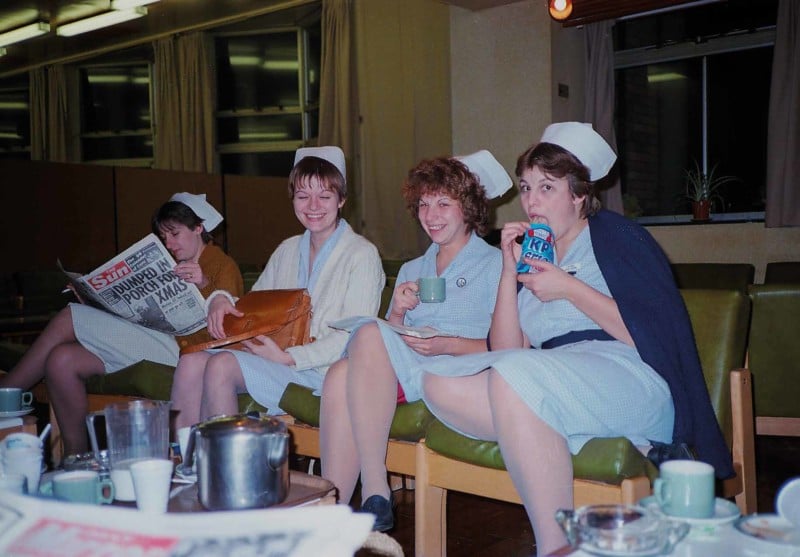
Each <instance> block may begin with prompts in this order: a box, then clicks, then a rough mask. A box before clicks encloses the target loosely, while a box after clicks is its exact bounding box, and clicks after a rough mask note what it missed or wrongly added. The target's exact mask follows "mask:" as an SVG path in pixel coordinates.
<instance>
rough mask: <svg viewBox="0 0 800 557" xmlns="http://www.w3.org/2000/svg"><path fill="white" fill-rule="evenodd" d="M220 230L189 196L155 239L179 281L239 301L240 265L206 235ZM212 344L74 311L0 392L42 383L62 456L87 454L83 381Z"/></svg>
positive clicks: (82, 308) (167, 207) (208, 210)
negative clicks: (184, 346)
mask: <svg viewBox="0 0 800 557" xmlns="http://www.w3.org/2000/svg"><path fill="white" fill-rule="evenodd" d="M221 222H222V215H220V214H219V213H218V212H217V210H216V209H214V207H212V206H211V204H209V203H208V202H207V201H206V200H205V195H193V194H190V193H186V192H184V193H176V194H175V195H173V196H172V198H171V199H170V200H169V201H167V202H166V203H164V204H163V205H162V206H161V207H160V208H159V209H158V211H156V213H155V215H154V216H153V220H152V228H153V232H154V233H155V234H156V235H158V236H159V237H160V238H161V240H162V242H164V245H165V246H166V247H167V250H168V251H169V252H170V253H171V254H172V256H173V257H174V258H175V260H176V261H177V262H178V264H177V265H176V266H175V269H174V272H175V274H176V275H177V276H178V277H179V278H180V279H182V280H184V281H185V282H188V283H191V284H194V285H196V286H197V288H199V289H200V293H201V294H202V295H203V297H206V296H208V295H209V294H210V293H211V292H213V291H215V290H218V289H225V290H228V291H230V292H236V293H239V294H241V292H242V291H243V289H244V287H243V284H242V275H241V273H240V272H239V267H238V265H237V264H236V262H235V261H234V260H233V259H231V258H230V257H229V256H228V255H226V254H225V253H224V252H223V251H222V250H221V249H220V248H218V247H217V246H215V245H214V244H213V243H212V240H211V235H210V234H209V232H210V231H211V230H213V229H214V228H216V227H217V226H219V224H220V223H221ZM210 338H211V337H210V336H208V332H207V331H206V329H202V330H201V331H198V332H196V333H193V334H191V335H187V336H184V337H177V338H176V337H174V336H170V335H168V334H166V333H162V332H159V331H155V330H152V329H148V328H145V327H142V326H141V325H137V324H134V323H131V322H129V321H126V320H124V319H122V318H120V317H116V316H114V315H112V314H110V313H106V312H104V311H102V310H99V309H95V308H93V307H90V306H87V305H83V304H78V303H73V304H70V305H69V306H67V307H66V308H64V309H63V310H61V311H60V312H59V313H58V314H57V315H56V316H55V317H53V319H52V320H51V321H50V323H49V324H48V325H47V327H46V328H45V330H44V331H42V333H41V334H40V335H39V336H38V337H37V339H36V341H35V342H34V343H33V345H32V346H31V347H30V349H29V350H28V351H27V352H26V353H25V355H24V356H23V357H22V359H21V360H20V361H19V363H18V364H17V365H16V366H14V368H12V369H11V371H10V372H9V373H8V374H6V375H2V376H0V387H20V388H23V389H28V388H30V387H31V386H33V385H34V384H36V383H38V382H39V381H40V380H41V379H42V378H45V379H46V384H47V390H48V393H49V396H50V403H51V404H52V405H53V410H54V411H55V415H56V419H57V420H58V424H59V426H60V428H61V434H62V438H63V442H64V453H65V454H66V455H71V454H76V453H82V452H85V451H86V450H88V442H87V438H86V426H85V425H84V418H85V415H86V412H87V406H88V403H87V397H86V389H85V386H84V384H85V381H86V379H88V378H89V377H90V376H92V375H101V374H104V373H114V372H116V371H119V370H121V369H123V368H125V367H127V366H130V365H133V364H135V363H136V362H139V361H141V360H150V361H153V362H158V363H161V364H166V365H170V366H174V365H177V363H178V352H179V341H180V342H181V344H184V342H185V343H186V344H187V345H188V344H196V343H199V342H205V341H206V340H210Z"/></svg>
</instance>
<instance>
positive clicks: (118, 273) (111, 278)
mask: <svg viewBox="0 0 800 557" xmlns="http://www.w3.org/2000/svg"><path fill="white" fill-rule="evenodd" d="M131 273H133V271H132V270H131V268H130V267H129V266H128V263H127V262H126V261H120V262H118V263H117V264H116V265H112V266H111V267H109V268H108V269H106V270H105V271H103V272H102V273H99V274H96V275H94V276H92V277H91V278H90V279H89V284H91V285H92V288H94V289H95V290H102V289H103V288H105V287H106V286H108V285H109V284H113V283H114V282H116V281H118V280H120V279H121V278H124V277H127V276H128V275H130V274H131Z"/></svg>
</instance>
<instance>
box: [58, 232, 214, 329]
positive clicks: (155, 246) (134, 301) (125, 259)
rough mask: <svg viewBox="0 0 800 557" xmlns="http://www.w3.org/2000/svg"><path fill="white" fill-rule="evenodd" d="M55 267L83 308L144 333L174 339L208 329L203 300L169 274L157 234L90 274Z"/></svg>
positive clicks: (166, 256)
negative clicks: (99, 311)
mask: <svg viewBox="0 0 800 557" xmlns="http://www.w3.org/2000/svg"><path fill="white" fill-rule="evenodd" d="M58 267H59V269H61V270H62V271H63V272H64V274H66V275H67V277H68V278H69V282H70V284H72V286H73V288H75V291H76V292H77V294H78V295H79V296H80V297H81V299H82V300H83V302H84V303H85V304H88V305H91V306H94V307H96V308H98V309H102V310H104V311H107V312H109V313H113V314H114V315H116V316H118V317H121V318H122V319H125V320H127V321H130V322H131V323H136V324H138V325H141V326H142V327H147V328H148V329H154V330H156V331H161V332H162V333H167V334H169V335H174V336H183V335H188V334H190V333H194V332H195V331H199V330H200V329H202V328H203V327H205V326H206V313H205V310H204V308H203V303H204V300H203V296H202V295H201V294H200V290H198V289H197V286H195V285H194V284H191V283H188V282H184V281H183V280H182V279H180V278H178V276H177V275H176V274H175V273H174V272H173V269H174V268H175V260H174V259H173V258H172V256H171V255H170V253H169V252H168V251H167V248H165V247H164V244H162V243H161V241H160V240H159V239H158V238H157V237H156V235H155V234H148V235H147V236H145V237H144V238H143V239H141V240H139V241H138V242H136V243H135V244H133V245H132V246H131V247H129V248H128V249H126V250H125V251H123V252H122V253H120V254H119V255H117V256H115V257H113V258H112V259H110V260H109V261H107V262H106V263H104V264H103V265H100V266H99V267H98V268H97V269H95V270H94V271H92V272H91V273H87V274H85V275H83V276H81V275H80V274H78V273H71V272H69V271H66V270H64V267H63V266H62V265H61V261H58Z"/></svg>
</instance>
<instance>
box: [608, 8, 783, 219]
mask: <svg viewBox="0 0 800 557" xmlns="http://www.w3.org/2000/svg"><path fill="white" fill-rule="evenodd" d="M776 6H777V0H765V1H764V2H759V3H758V9H754V7H753V6H752V5H751V3H750V2H748V1H746V0H731V1H730V2H726V3H718V4H710V5H704V6H698V7H694V8H690V9H686V10H680V11H673V12H668V13H664V14H660V15H652V16H647V17H642V18H639V19H633V20H629V21H621V22H618V23H617V24H616V26H615V51H616V54H615V66H616V94H617V99H616V102H617V107H616V115H617V122H616V127H617V142H618V147H619V152H620V176H621V180H622V188H623V196H624V198H625V201H626V206H627V207H628V210H629V211H630V212H631V213H633V214H635V215H637V216H639V220H640V221H644V222H648V223H654V222H665V221H666V222H670V221H688V220H689V218H690V217H689V215H688V213H689V202H688V200H687V199H686V197H685V195H684V193H685V185H684V173H685V171H686V170H688V169H690V168H692V167H693V166H694V164H695V161H696V162H697V164H699V165H700V167H701V168H702V169H704V170H706V171H708V170H711V169H712V168H715V167H716V168H715V174H716V175H718V176H719V175H723V176H734V177H735V178H736V181H734V182H730V183H728V184H727V185H726V186H725V189H724V191H723V192H722V195H723V198H724V206H720V205H719V204H718V205H717V206H715V208H714V213H715V217H714V219H715V220H739V219H763V211H764V199H765V195H766V194H765V186H764V180H765V175H766V143H767V115H768V111H769V88H770V80H771V77H770V76H771V67H772V52H773V44H774V26H775V17H776V10H777V8H776Z"/></svg>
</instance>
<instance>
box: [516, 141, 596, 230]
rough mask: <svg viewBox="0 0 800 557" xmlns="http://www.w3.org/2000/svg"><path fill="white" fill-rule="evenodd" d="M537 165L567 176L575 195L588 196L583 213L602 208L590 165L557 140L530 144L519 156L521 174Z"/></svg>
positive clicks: (546, 172)
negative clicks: (591, 175) (586, 164)
mask: <svg viewBox="0 0 800 557" xmlns="http://www.w3.org/2000/svg"><path fill="white" fill-rule="evenodd" d="M533 167H538V168H539V169H540V170H541V171H542V172H544V173H545V174H549V175H550V176H554V177H556V178H563V177H565V176H566V177H567V182H568V183H569V190H570V192H571V193H572V196H573V197H581V196H584V195H585V196H586V198H585V199H584V200H583V204H582V205H581V217H584V218H586V217H588V216H591V215H593V214H595V213H596V212H597V211H599V210H600V200H599V199H598V198H597V194H596V192H595V188H594V182H592V181H591V180H590V179H589V169H588V168H586V166H584V165H583V163H581V161H579V160H578V158H577V157H576V156H575V155H573V154H572V153H570V152H569V151H567V150H566V149H564V148H563V147H560V146H558V145H555V144H553V143H538V144H536V145H533V146H532V147H530V148H528V150H527V151H525V152H524V153H522V154H521V155H520V156H519V158H518V159H517V168H516V173H517V178H520V177H521V176H522V173H523V172H525V171H526V170H530V169H531V168H533Z"/></svg>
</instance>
